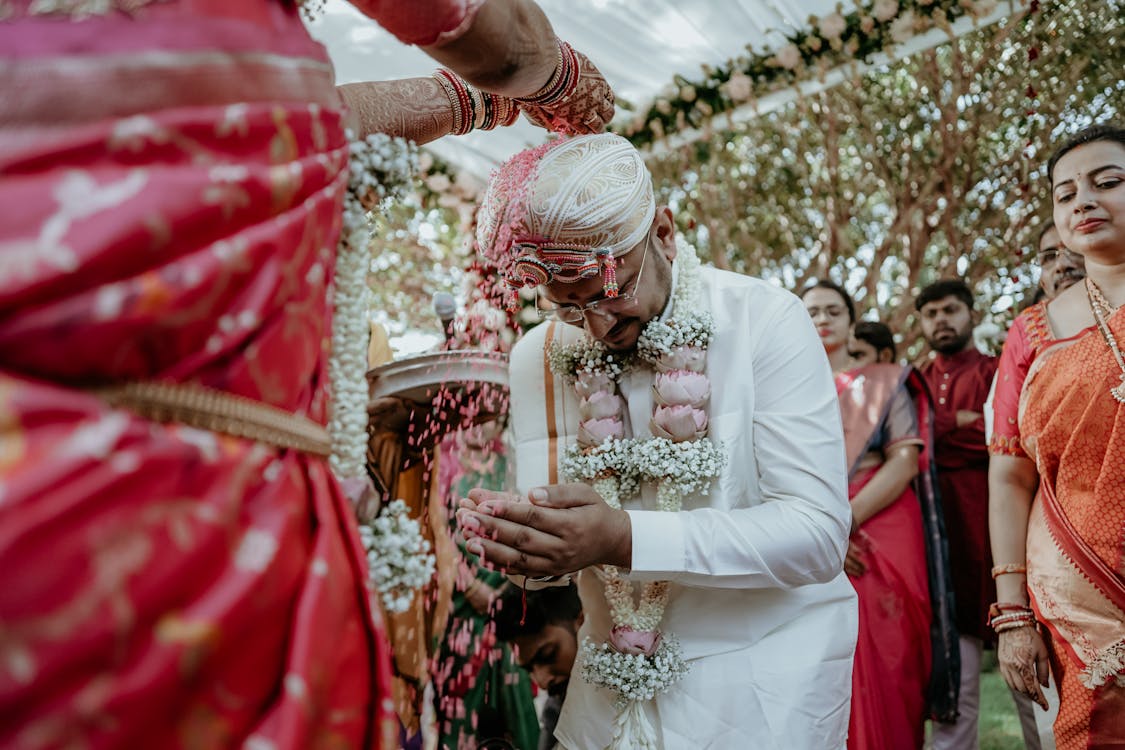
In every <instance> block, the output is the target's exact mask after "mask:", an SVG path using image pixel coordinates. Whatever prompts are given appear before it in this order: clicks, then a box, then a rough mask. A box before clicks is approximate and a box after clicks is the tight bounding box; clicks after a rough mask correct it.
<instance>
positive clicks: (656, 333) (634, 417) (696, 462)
mask: <svg viewBox="0 0 1125 750" xmlns="http://www.w3.org/2000/svg"><path fill="white" fill-rule="evenodd" d="M477 239H478V242H479V245H480V250H481V252H482V253H483V254H484V255H485V256H486V257H487V258H488V259H489V260H490V261H492V262H493V263H495V265H496V266H497V268H498V271H499V274H500V276H501V278H503V279H504V280H505V281H506V282H507V283H508V284H509V286H510V287H511V288H512V290H513V293H514V291H515V290H516V289H518V288H523V287H531V288H532V289H533V291H534V293H535V294H536V295H537V304H538V307H539V310H540V311H542V314H543V315H544V316H545V317H548V318H550V319H551V322H549V323H546V324H543V325H539V326H537V327H535V328H533V329H532V330H531V331H530V332H529V333H528V334H527V335H526V336H525V337H524V338H523V339H522V340H521V341H520V342H518V343H517V344H516V346H515V347H514V348H513V350H512V359H511V368H510V381H511V396H512V397H511V425H512V436H513V442H514V444H515V458H516V485H517V487H518V489H519V491H520V493H521V494H520V495H514V494H512V493H497V492H490V491H487V490H483V489H474V490H472V491H471V492H470V493H469V497H468V498H467V499H466V500H464V501H462V504H461V508H460V509H459V511H458V521H459V523H460V527H461V530H462V532H463V533H464V534H465V535H466V537H468V538H469V541H468V543H467V546H468V547H469V549H470V550H473V551H475V552H477V553H478V554H480V555H481V556H482V557H483V559H485V560H486V561H489V562H490V563H492V564H494V565H497V566H499V567H501V568H504V569H506V570H507V571H508V572H509V573H512V574H518V575H521V576H528V577H533V578H534V577H552V576H563V575H567V574H572V573H575V572H577V571H581V573H580V575H579V576H578V591H579V594H580V596H581V599H582V606H583V611H584V612H585V615H586V617H585V621H584V623H583V625H582V628H581V629H580V631H579V633H578V641H579V642H580V643H581V647H580V654H579V663H580V664H581V665H582V667H581V668H580V669H576V670H575V673H574V675H573V676H572V677H571V679H570V682H569V685H568V687H567V696H566V701H565V702H564V704H563V708H562V713H561V715H560V717H559V722H558V726H557V727H556V731H555V736H556V737H558V738H559V740H560V743H561V744H562V746H563V747H565V748H568V749H569V750H584V749H585V748H605V747H609V746H611V745H612V746H614V747H635V746H642V747H649V746H652V747H660V748H664V750H688V749H689V748H691V749H694V748H699V747H716V748H743V747H747V748H749V747H753V748H762V749H763V750H779V749H781V748H824V749H825V750H842V749H843V748H844V746H845V735H846V733H847V728H848V716H849V697H850V693H851V665H852V660H853V654H854V650H855V642H856V632H857V629H858V612H857V605H856V595H855V591H854V590H853V589H852V587H851V585H850V584H849V583H848V581H847V579H846V577H845V575H844V573H843V562H844V555H845V552H846V549H847V540H848V532H849V526H850V522H851V518H850V511H849V506H848V497H847V481H846V476H845V473H846V472H845V451H844V443H843V430H842V427H841V417H840V409H839V405H838V404H839V401H838V399H837V397H836V390H835V388H834V386H833V383H832V375H831V372H830V369H829V365H828V360H827V358H826V357H825V356H824V349H823V347H822V346H821V344H820V341H819V340H818V338H817V335H816V331H815V330H814V328H813V325H812V322H811V321H810V319H809V317H808V315H807V314H806V313H805V312H804V309H803V306H802V304H801V302H800V300H799V299H798V298H797V297H795V296H794V295H793V294H791V293H789V292H787V291H785V290H783V289H780V288H778V287H776V286H773V285H772V284H769V283H766V282H764V281H762V280H760V279H754V278H751V277H748V276H743V275H740V274H735V273H730V272H727V271H721V270H718V269H714V268H707V267H702V266H701V264H700V262H699V259H698V257H697V256H696V253H695V250H694V248H692V247H691V245H689V244H688V243H686V242H685V241H684V240H683V238H681V237H677V230H676V226H675V223H674V221H673V218H672V212H671V210H670V209H668V208H667V207H664V206H661V207H658V206H657V204H656V201H655V197H654V194H653V189H652V177H651V175H650V174H649V172H648V169H647V167H645V164H644V161H643V159H642V158H641V155H640V153H639V152H638V151H637V150H636V148H635V147H633V146H632V145H631V144H630V143H629V142H628V141H626V140H625V139H623V138H621V137H620V136H616V135H612V134H605V135H589V136H579V137H575V138H568V139H562V140H559V141H556V142H554V143H551V144H545V145H543V146H539V147H536V148H533V149H529V150H527V151H524V152H522V153H520V154H517V155H516V156H515V157H513V158H512V159H511V160H510V161H509V162H508V163H506V164H505V165H504V166H503V167H501V168H500V170H499V171H498V172H497V173H496V174H494V175H493V178H492V180H491V181H490V183H489V188H488V191H487V193H486V196H485V199H484V205H483V206H482V207H481V211H480V214H479V219H478V230H477ZM634 589H640V591H639V592H634ZM638 594H639V601H638V599H637V598H636V597H637V595H638ZM646 743H651V744H646Z"/></svg>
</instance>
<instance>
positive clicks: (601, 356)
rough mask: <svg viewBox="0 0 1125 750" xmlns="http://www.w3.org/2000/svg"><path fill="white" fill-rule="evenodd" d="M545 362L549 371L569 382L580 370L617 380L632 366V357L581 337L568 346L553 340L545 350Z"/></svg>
mask: <svg viewBox="0 0 1125 750" xmlns="http://www.w3.org/2000/svg"><path fill="white" fill-rule="evenodd" d="M547 364H548V365H550V367H551V372H553V373H554V374H555V375H558V376H560V377H562V378H564V379H566V380H567V381H569V382H573V381H574V379H575V378H576V377H577V375H578V373H580V372H588V373H601V374H605V375H608V376H609V377H611V378H612V379H614V380H617V379H618V378H620V377H621V376H622V375H623V374H625V373H626V372H627V371H628V370H629V369H630V368H631V367H632V365H633V358H632V357H631V356H629V355H627V354H614V353H613V352H610V351H609V349H607V348H606V346H605V344H603V343H602V342H600V341H595V340H594V339H591V338H589V337H583V338H582V339H580V340H578V341H576V342H575V343H573V344H570V345H568V346H564V345H562V344H560V343H559V342H557V341H556V342H553V343H552V344H551V347H550V349H548V351H547Z"/></svg>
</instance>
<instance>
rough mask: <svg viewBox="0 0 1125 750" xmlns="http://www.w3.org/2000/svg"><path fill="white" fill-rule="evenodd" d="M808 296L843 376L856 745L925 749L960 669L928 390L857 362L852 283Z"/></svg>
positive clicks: (946, 712) (944, 714) (913, 378)
mask: <svg viewBox="0 0 1125 750" xmlns="http://www.w3.org/2000/svg"><path fill="white" fill-rule="evenodd" d="M802 297H803V298H804V301H805V307H806V309H807V310H808V311H809V315H810V317H812V319H813V323H814V325H816V327H817V332H818V333H819V334H820V337H821V341H822V343H823V344H824V348H825V351H826V352H827V354H828V358H829V362H830V363H831V364H832V368H833V370H834V371H835V372H836V390H837V393H838V394H839V397H840V410H841V413H842V415H843V421H844V443H845V447H846V449H847V457H848V466H849V474H848V475H849V487H848V496H849V497H850V498H851V502H852V516H853V532H852V536H851V541H850V544H849V546H848V554H847V559H846V561H845V565H844V569H845V571H846V572H847V573H848V577H849V579H850V580H851V582H852V585H853V586H854V587H855V589H856V593H858V594H859V609H860V615H859V641H858V643H857V645H856V654H855V665H854V667H853V670H852V714H851V721H850V723H849V726H848V747H849V748H854V749H855V750H903V749H905V748H912V747H913V748H921V747H922V744H923V740H924V726H925V719H926V717H927V716H928V715H934V716H937V717H940V718H946V719H949V718H952V716H953V712H954V711H955V709H956V705H957V685H958V677H959V666H958V650H957V635H956V632H955V628H954V626H953V619H952V604H951V602H952V593H951V590H950V588H949V578H948V564H947V559H948V558H947V557H946V551H945V549H944V546H943V545H944V542H943V541H942V540H943V530H942V524H941V514H940V511H939V510H938V505H937V504H936V502H935V497H934V490H933V488H934V482H933V478H934V476H933V473H932V467H931V465H930V463H929V459H930V455H931V452H930V451H929V450H927V446H928V444H929V442H928V441H929V440H930V439H931V436H930V433H931V432H932V424H931V419H932V418H931V412H930V407H929V397H928V395H927V394H926V390H925V386H924V385H923V383H922V380H921V377H920V376H919V375H918V373H917V372H916V371H915V370H914V369H913V368H904V367H902V366H900V365H894V364H884V363H882V359H881V358H879V356H878V352H877V351H876V352H874V353H875V355H876V359H875V363H873V364H866V365H863V366H859V367H856V366H855V364H856V363H855V361H854V360H853V358H852V356H851V354H850V352H849V335H848V334H849V330H850V329H851V327H852V324H853V323H854V321H855V305H854V303H853V302H852V300H851V297H850V296H849V295H848V294H847V292H845V291H844V289H843V288H841V287H840V286H838V285H836V284H833V283H832V282H829V281H818V282H817V283H816V284H815V285H814V286H811V287H808V288H807V289H806V290H805V291H804V293H803V294H802ZM864 348H867V347H864ZM872 348H876V347H872ZM891 359H892V360H893V350H892V356H891ZM916 490H917V491H916Z"/></svg>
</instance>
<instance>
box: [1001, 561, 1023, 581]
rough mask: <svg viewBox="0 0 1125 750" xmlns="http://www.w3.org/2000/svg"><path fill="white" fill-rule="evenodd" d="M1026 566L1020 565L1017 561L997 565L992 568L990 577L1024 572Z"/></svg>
mask: <svg viewBox="0 0 1125 750" xmlns="http://www.w3.org/2000/svg"><path fill="white" fill-rule="evenodd" d="M1026 572H1027V566H1026V565H1020V564H1019V563H1008V564H1007V565H997V566H996V567H994V568H993V569H992V577H993V578H999V577H1000V576H1005V575H1008V574H1011V573H1026Z"/></svg>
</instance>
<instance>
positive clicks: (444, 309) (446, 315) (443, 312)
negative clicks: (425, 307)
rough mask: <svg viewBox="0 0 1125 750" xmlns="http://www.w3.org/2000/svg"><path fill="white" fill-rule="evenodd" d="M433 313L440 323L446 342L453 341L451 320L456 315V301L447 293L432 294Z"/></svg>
mask: <svg viewBox="0 0 1125 750" xmlns="http://www.w3.org/2000/svg"><path fill="white" fill-rule="evenodd" d="M434 312H435V313H436V314H437V316H438V320H440V321H441V332H442V333H443V334H445V340H446V341H452V340H453V319H454V317H455V316H456V315H457V300H455V299H453V295H452V294H450V293H449V292H434Z"/></svg>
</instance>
